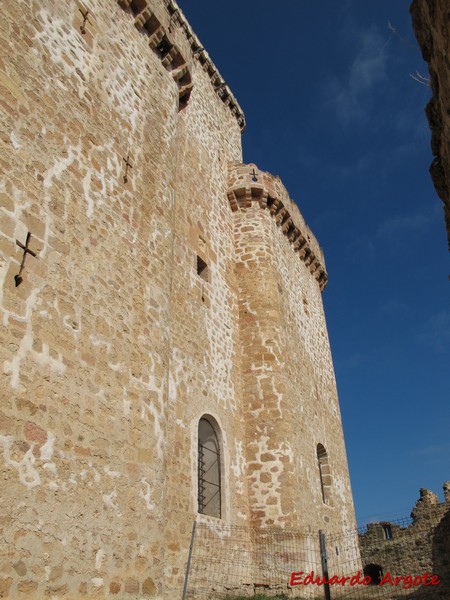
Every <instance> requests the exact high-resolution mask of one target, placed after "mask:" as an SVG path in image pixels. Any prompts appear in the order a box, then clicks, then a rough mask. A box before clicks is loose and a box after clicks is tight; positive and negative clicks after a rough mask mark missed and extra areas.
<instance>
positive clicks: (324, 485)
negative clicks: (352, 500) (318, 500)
mask: <svg viewBox="0 0 450 600" xmlns="http://www.w3.org/2000/svg"><path fill="white" fill-rule="evenodd" d="M317 463H318V468H319V480H320V489H321V492H322V500H323V503H324V504H330V493H331V471H330V465H329V462H328V454H327V451H326V450H325V448H324V446H322V444H317Z"/></svg>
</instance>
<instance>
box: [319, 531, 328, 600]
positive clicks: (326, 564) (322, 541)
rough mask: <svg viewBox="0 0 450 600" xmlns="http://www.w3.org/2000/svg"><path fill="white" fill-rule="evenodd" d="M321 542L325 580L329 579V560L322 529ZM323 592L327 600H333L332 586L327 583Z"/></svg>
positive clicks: (320, 532)
mask: <svg viewBox="0 0 450 600" xmlns="http://www.w3.org/2000/svg"><path fill="white" fill-rule="evenodd" d="M319 542H320V558H321V560H322V574H323V576H324V577H325V579H328V560H327V546H326V542H325V534H324V533H323V531H322V530H321V529H320V530H319ZM323 591H324V593H325V600H331V594H330V584H329V583H325V584H324V586H323Z"/></svg>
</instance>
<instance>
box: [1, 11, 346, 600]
mask: <svg viewBox="0 0 450 600" xmlns="http://www.w3.org/2000/svg"><path fill="white" fill-rule="evenodd" d="M2 8H3V14H2V22H1V28H0V31H1V40H0V41H1V44H2V45H1V48H2V52H1V54H0V66H1V73H0V110H1V114H2V119H1V121H0V128H1V153H0V160H1V167H2V173H3V174H2V180H1V183H0V186H1V187H0V196H1V209H0V210H1V213H0V214H1V219H0V308H1V337H2V344H1V346H0V354H1V361H0V363H1V365H2V377H1V397H2V404H1V407H0V427H1V429H0V446H1V454H0V456H1V461H0V465H1V475H2V481H3V484H2V490H1V503H2V510H1V515H2V516H1V526H2V545H3V547H2V558H3V560H2V562H1V573H0V597H11V598H27V599H33V598H43V597H46V596H48V597H54V598H71V599H73V598H103V597H126V598H159V599H164V600H166V599H167V600H168V599H169V598H175V597H176V598H178V597H180V590H181V589H182V586H183V579H184V568H185V563H186V559H187V552H188V548H189V539H190V532H191V527H192V523H193V521H194V520H195V519H197V521H199V522H201V523H206V524H207V525H208V526H209V527H210V528H211V529H212V530H214V527H215V526H216V525H217V524H218V523H229V524H232V525H245V526H251V527H254V528H268V527H272V528H279V529H280V528H291V529H300V528H301V529H304V528H307V527H308V528H312V529H315V530H318V529H323V530H326V531H330V532H335V533H338V532H340V531H343V530H344V529H347V528H353V527H354V526H355V517H354V509H353V501H352V494H351V488H350V480H349V474H348V467H347V459H346V453H345V447H344V439H343V433H342V425H341V417H340V411H339V405H338V398H337V392H336V384H335V378H334V372H333V366H332V360H331V354H330V347H329V341H328V336H327V330H326V324H325V317H324V312H323V305H322V298H321V294H322V291H323V289H324V287H325V284H326V281H327V274H326V269H325V263H324V257H323V254H322V251H321V249H320V247H319V244H318V242H317V240H316V239H315V237H314V235H313V234H312V232H311V231H310V230H309V228H308V227H307V225H306V224H305V222H304V219H303V218H302V215H301V214H300V211H299V209H298V208H297V206H296V204H295V203H294V202H293V201H292V200H291V199H290V197H289V194H288V192H287V190H286V189H285V188H284V186H283V184H282V183H281V181H280V179H279V178H278V177H276V176H273V175H270V174H269V173H266V172H262V171H261V170H259V169H258V167H257V166H256V165H254V164H252V163H250V164H243V162H242V149H241V132H242V130H243V128H244V125H245V121H244V115H243V113H242V110H241V108H240V107H239V104H238V102H237V101H236V99H235V97H234V96H233V94H232V92H231V90H230V89H229V88H228V86H227V85H226V83H225V81H224V80H223V79H222V77H221V76H220V74H219V72H218V71H217V69H216V67H215V65H214V64H213V62H212V61H211V59H210V57H209V55H208V53H207V51H206V50H205V49H204V48H203V47H202V46H201V43H200V42H199V40H198V39H197V37H196V36H195V34H194V33H193V31H192V29H191V27H190V25H189V24H188V23H187V21H186V19H185V18H184V16H183V13H182V11H181V9H180V8H179V7H178V6H177V4H176V3H175V2H174V1H173V0H118V1H117V0H107V1H101V0H89V1H86V2H83V3H81V2H79V1H78V0H68V1H67V2H60V1H58V0H45V1H44V2H42V1H41V0H39V1H38V0H28V1H26V2H23V1H22V2H13V1H12V0H7V1H6V2H5V3H4V5H3V6H2Z"/></svg>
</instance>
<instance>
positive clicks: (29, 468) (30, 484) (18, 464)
mask: <svg viewBox="0 0 450 600" xmlns="http://www.w3.org/2000/svg"><path fill="white" fill-rule="evenodd" d="M13 442H14V438H13V437H12V436H10V435H8V436H4V435H0V445H1V446H2V448H3V458H4V460H5V463H6V464H7V465H8V466H9V467H12V468H13V469H15V470H16V471H17V473H18V475H19V481H20V483H22V484H23V485H24V486H25V487H27V488H28V489H31V488H34V487H36V486H37V485H39V484H40V483H41V478H40V476H39V473H38V472H37V470H36V469H35V467H34V464H35V462H36V458H35V456H34V454H33V446H32V447H30V448H29V449H28V450H27V451H26V452H25V454H24V456H23V458H22V460H20V461H16V460H13V459H12V458H11V446H12V444H13Z"/></svg>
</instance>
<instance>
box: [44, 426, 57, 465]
mask: <svg viewBox="0 0 450 600" xmlns="http://www.w3.org/2000/svg"><path fill="white" fill-rule="evenodd" d="M55 440H56V435H55V434H54V433H52V432H51V431H48V432H47V441H46V442H45V444H44V445H43V446H41V449H40V458H41V460H43V461H46V462H48V461H49V460H51V459H52V456H53V450H54V446H55Z"/></svg>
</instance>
